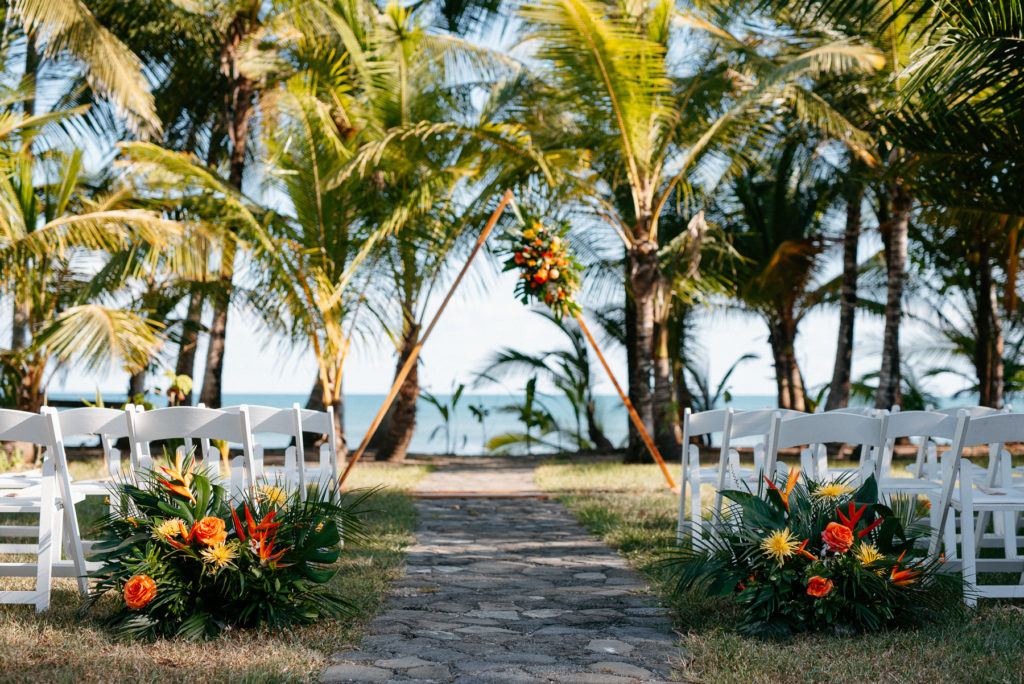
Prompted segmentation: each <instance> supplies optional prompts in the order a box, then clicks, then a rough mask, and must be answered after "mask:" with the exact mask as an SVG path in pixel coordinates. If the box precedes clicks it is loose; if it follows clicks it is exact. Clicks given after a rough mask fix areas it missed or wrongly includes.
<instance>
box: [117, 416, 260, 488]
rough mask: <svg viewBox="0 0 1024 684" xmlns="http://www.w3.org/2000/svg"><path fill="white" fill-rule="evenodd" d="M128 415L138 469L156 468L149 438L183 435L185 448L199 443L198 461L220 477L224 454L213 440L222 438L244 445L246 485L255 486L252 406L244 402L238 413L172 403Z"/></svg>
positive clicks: (132, 450) (177, 437) (134, 463)
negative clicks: (166, 406)
mask: <svg viewBox="0 0 1024 684" xmlns="http://www.w3.org/2000/svg"><path fill="white" fill-rule="evenodd" d="M127 416H128V439H129V441H130V442H131V452H132V467H133V468H134V469H135V470H136V471H138V470H139V469H148V470H152V468H153V457H152V455H151V453H150V442H155V441H158V440H167V439H182V440H184V442H185V447H184V448H185V449H186V450H189V449H192V448H193V446H196V447H197V453H196V465H197V466H201V467H203V468H205V470H206V471H207V473H208V474H209V477H210V478H211V480H214V481H216V480H219V473H220V458H221V455H220V452H219V451H218V450H217V449H216V448H211V446H210V440H212V439H220V440H224V441H227V442H233V443H235V444H241V445H242V456H243V465H244V474H245V485H246V486H247V487H253V486H255V484H256V478H257V475H258V470H257V467H256V460H255V456H254V454H253V452H254V450H253V443H252V429H251V427H250V425H249V410H248V409H247V408H246V407H245V406H242V407H241V408H240V409H239V411H238V412H237V413H226V412H224V411H221V410H219V409H209V408H200V407H195V406H173V407H168V408H161V409H155V410H153V411H143V412H141V413H140V412H133V411H129V412H127ZM197 441H198V445H197V444H196V442H197Z"/></svg>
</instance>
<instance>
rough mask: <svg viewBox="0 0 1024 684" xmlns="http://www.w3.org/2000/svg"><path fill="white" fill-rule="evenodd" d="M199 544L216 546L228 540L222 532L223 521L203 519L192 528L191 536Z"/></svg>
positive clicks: (226, 535) (225, 533) (226, 534)
mask: <svg viewBox="0 0 1024 684" xmlns="http://www.w3.org/2000/svg"><path fill="white" fill-rule="evenodd" d="M191 536H194V537H195V538H196V540H197V541H199V543H201V544H206V545H207V546H216V545H217V544H221V543H223V542H224V540H225V539H227V538H228V533H227V532H225V531H224V521H223V520H221V519H220V518H203V519H202V520H200V521H199V522H197V523H196V524H195V525H193V526H192V535H191Z"/></svg>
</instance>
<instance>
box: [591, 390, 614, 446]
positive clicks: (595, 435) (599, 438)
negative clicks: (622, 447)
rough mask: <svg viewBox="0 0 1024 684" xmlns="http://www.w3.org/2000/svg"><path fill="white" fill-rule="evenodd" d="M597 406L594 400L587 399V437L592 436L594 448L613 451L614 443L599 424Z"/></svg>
mask: <svg viewBox="0 0 1024 684" xmlns="http://www.w3.org/2000/svg"><path fill="white" fill-rule="evenodd" d="M596 414H597V408H596V407H595V406H594V400H593V399H588V400H587V437H589V438H590V443H591V444H593V445H594V449H596V450H597V451H611V450H612V449H613V448H614V447H613V446H612V443H611V442H610V441H609V440H608V438H607V437H605V434H604V432H602V431H601V428H600V427H598V425H597V415H596Z"/></svg>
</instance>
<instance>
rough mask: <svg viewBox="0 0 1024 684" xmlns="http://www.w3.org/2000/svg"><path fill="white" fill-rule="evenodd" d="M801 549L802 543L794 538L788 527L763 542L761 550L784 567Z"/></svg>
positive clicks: (770, 535)
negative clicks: (787, 560)
mask: <svg viewBox="0 0 1024 684" xmlns="http://www.w3.org/2000/svg"><path fill="white" fill-rule="evenodd" d="M799 548H800V542H799V541H798V540H797V538H796V537H794V536H793V534H792V533H791V532H790V531H789V528H788V527H787V528H786V529H784V530H776V531H775V532H772V533H771V534H769V535H768V536H767V537H765V538H764V541H762V542H761V550H762V551H764V553H765V555H766V556H769V557H771V558H774V559H775V560H777V561H778V562H779V565H782V563H783V562H784V561H785V560H786V559H787V558H789V557H790V556H792V555H793V554H794V553H796V552H797V549H799Z"/></svg>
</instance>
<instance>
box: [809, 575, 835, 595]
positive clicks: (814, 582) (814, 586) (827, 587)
mask: <svg viewBox="0 0 1024 684" xmlns="http://www.w3.org/2000/svg"><path fill="white" fill-rule="evenodd" d="M831 593H832V580H830V579H825V578H824V577H818V576H817V575H815V576H814V577H812V578H811V579H810V580H809V581H808V582H807V594H808V595H809V596H813V597H814V598H822V597H823V596H828V595H829V594H831Z"/></svg>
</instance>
